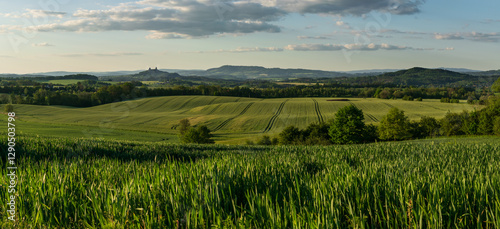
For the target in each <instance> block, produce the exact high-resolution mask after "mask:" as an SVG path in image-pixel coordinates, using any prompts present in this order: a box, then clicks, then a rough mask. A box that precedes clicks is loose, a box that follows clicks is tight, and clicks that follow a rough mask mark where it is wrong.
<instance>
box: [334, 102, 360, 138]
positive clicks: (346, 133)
mask: <svg viewBox="0 0 500 229" xmlns="http://www.w3.org/2000/svg"><path fill="white" fill-rule="evenodd" d="M364 119H365V117H364V115H363V111H362V110H360V109H359V108H357V107H355V106H354V105H349V106H346V107H343V108H341V109H340V110H339V111H337V113H336V114H335V119H334V120H333V123H332V125H331V126H330V129H329V134H330V137H331V138H332V142H333V143H335V144H356V143H361V142H363V141H364V140H365V133H364V132H365V130H366V126H365V123H364V122H363V120H364Z"/></svg>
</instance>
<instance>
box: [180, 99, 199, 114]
mask: <svg viewBox="0 0 500 229" xmlns="http://www.w3.org/2000/svg"><path fill="white" fill-rule="evenodd" d="M196 98H197V97H193V98H190V99H188V100H187V101H186V102H184V103H183V104H182V105H181V106H180V107H179V108H177V109H176V111H179V110H182V109H184V107H186V106H187V105H188V104H189V103H190V102H191V101H193V100H194V99H196ZM186 112H187V110H186V111H183V112H181V114H184V113H186Z"/></svg>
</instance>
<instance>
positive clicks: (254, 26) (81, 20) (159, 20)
mask: <svg viewBox="0 0 500 229" xmlns="http://www.w3.org/2000/svg"><path fill="white" fill-rule="evenodd" d="M141 3H142V4H155V5H162V6H163V7H164V8H157V7H151V6H148V7H144V6H142V5H140V6H141V7H142V8H141V7H139V6H137V5H135V6H134V5H130V4H125V5H124V4H122V5H120V6H117V7H112V8H110V9H108V10H78V11H76V12H75V13H74V14H73V16H74V17H76V18H77V19H74V20H69V21H66V22H63V23H53V24H44V25H39V26H35V27H34V29H37V30H38V31H41V32H49V31H68V32H96V31H113V30H119V31H137V30H143V31H144V30H146V31H152V34H150V35H148V36H147V38H148V39H171V38H192V37H205V36H210V35H216V34H226V33H229V34H235V33H243V34H245V33H254V32H271V33H274V32H279V31H280V27H279V26H276V25H272V24H270V23H269V22H270V21H274V20H278V19H280V18H281V17H283V16H284V15H285V14H286V12H284V11H282V10H279V9H277V8H272V7H264V6H262V5H259V4H255V3H241V2H235V3H230V5H229V6H230V8H229V9H228V10H226V11H224V12H222V11H217V10H216V9H214V6H213V4H212V3H210V4H209V3H204V2H201V1H200V2H198V1H178V2H176V1H168V2H164V1H143V2H141ZM228 4H229V3H228ZM167 7H169V8H167Z"/></svg>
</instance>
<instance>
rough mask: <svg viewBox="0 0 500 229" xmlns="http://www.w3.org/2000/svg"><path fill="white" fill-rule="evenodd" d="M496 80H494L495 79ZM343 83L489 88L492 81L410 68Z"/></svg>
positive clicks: (447, 72)
mask: <svg viewBox="0 0 500 229" xmlns="http://www.w3.org/2000/svg"><path fill="white" fill-rule="evenodd" d="M495 80H496V79H495ZM343 81H344V82H347V83H354V84H392V85H405V86H466V87H483V86H487V87H489V86H491V85H492V84H493V82H494V80H490V79H487V78H484V77H479V76H473V75H470V74H465V73H458V72H454V71H449V70H444V69H427V68H420V67H415V68H410V69H407V70H401V71H396V72H390V73H384V74H380V75H378V76H367V77H356V78H355V79H352V78H345V79H343Z"/></svg>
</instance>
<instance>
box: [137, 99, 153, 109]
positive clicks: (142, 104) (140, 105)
mask: <svg viewBox="0 0 500 229" xmlns="http://www.w3.org/2000/svg"><path fill="white" fill-rule="evenodd" d="M151 101H152V100H151V99H149V100H147V101H146V102H143V103H140V104H139V105H137V106H136V107H134V109H137V108H139V107H142V106H144V105H145V104H146V103H149V102H151Z"/></svg>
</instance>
